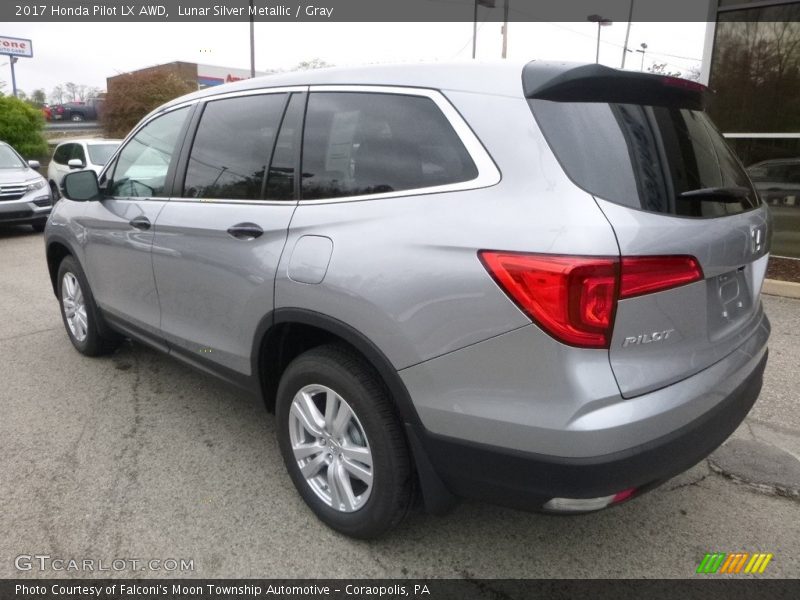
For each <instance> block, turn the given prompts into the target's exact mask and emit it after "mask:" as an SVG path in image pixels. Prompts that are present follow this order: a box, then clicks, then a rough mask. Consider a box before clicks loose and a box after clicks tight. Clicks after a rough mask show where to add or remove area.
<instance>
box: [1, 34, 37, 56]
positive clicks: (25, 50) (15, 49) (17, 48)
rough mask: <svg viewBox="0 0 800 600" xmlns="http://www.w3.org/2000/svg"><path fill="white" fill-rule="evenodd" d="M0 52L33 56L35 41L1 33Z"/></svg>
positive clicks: (10, 54)
mask: <svg viewBox="0 0 800 600" xmlns="http://www.w3.org/2000/svg"><path fill="white" fill-rule="evenodd" d="M0 54H8V55H9V56H24V57H26V58H33V43H32V42H31V41H30V40H25V39H22V38H14V37H8V36H5V35H0Z"/></svg>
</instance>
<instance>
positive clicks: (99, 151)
mask: <svg viewBox="0 0 800 600" xmlns="http://www.w3.org/2000/svg"><path fill="white" fill-rule="evenodd" d="M118 147H119V144H89V145H88V146H87V148H89V160H90V161H91V162H92V164H93V165H104V164H106V163H107V162H108V161H109V159H110V158H111V156H112V155H113V154H114V152H115V151H116V149H117V148H118Z"/></svg>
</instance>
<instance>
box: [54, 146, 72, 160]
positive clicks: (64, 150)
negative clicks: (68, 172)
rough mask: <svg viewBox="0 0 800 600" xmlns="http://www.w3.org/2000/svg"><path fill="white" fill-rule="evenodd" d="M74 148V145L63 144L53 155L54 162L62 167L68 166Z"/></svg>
mask: <svg viewBox="0 0 800 600" xmlns="http://www.w3.org/2000/svg"><path fill="white" fill-rule="evenodd" d="M72 146H73V144H61V145H60V146H59V147H58V148H56V151H55V153H54V154H53V160H54V161H55V162H57V163H58V164H60V165H65V164H67V161H68V160H69V155H70V153H71V152H72Z"/></svg>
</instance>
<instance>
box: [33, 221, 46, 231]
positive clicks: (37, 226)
mask: <svg viewBox="0 0 800 600" xmlns="http://www.w3.org/2000/svg"><path fill="white" fill-rule="evenodd" d="M45 225H47V222H46V221H45V222H43V223H31V227H32V228H33V230H34V231H35V232H36V233H42V232H43V231H44V227H45Z"/></svg>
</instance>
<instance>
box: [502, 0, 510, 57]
mask: <svg viewBox="0 0 800 600" xmlns="http://www.w3.org/2000/svg"><path fill="white" fill-rule="evenodd" d="M509 1H510V0H505V5H504V6H503V58H505V57H506V55H507V54H508V3H509Z"/></svg>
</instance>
